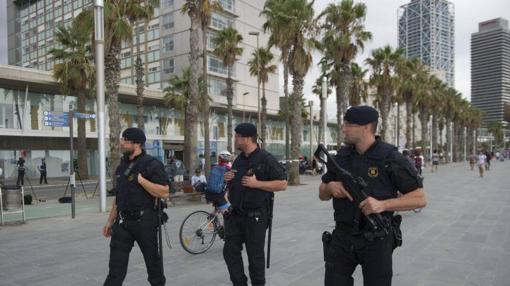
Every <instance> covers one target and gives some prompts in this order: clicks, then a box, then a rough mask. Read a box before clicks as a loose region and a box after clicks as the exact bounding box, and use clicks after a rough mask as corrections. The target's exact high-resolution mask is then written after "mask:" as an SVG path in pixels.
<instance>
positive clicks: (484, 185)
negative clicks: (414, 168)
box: [0, 160, 510, 286]
mask: <svg viewBox="0 0 510 286" xmlns="http://www.w3.org/2000/svg"><path fill="white" fill-rule="evenodd" d="M509 170H510V161H509V160H507V161H505V162H493V164H492V166H491V170H490V171H489V172H487V173H486V174H485V178H483V179H482V178H479V177H478V173H477V171H476V170H475V171H469V170H468V165H467V164H450V165H447V166H440V169H439V172H438V173H434V174H430V172H429V171H428V170H425V173H424V175H425V189H426V193H427V196H428V200H429V205H428V207H427V208H426V209H424V210H423V211H422V212H421V213H418V214H416V213H414V212H405V213H402V215H403V218H404V221H403V232H404V245H403V247H401V248H398V249H397V250H396V251H395V254H394V280H393V281H394V283H393V285H402V286H407V285H420V286H426V285H427V286H428V285H434V286H447V285H452V286H453V285H455V286H458V285H463V286H468V285H483V286H486V285H494V286H496V285H497V286H505V285H510V273H509V271H508V265H510V235H509V227H508V226H509V224H508V221H509V219H510V205H509V202H510V192H509V191H508V189H509V186H510V176H509V174H510V172H509ZM319 182H320V181H319V177H310V176H303V177H302V183H303V184H304V185H301V186H297V187H289V189H288V190H287V191H286V192H282V193H279V194H277V195H276V199H275V220H274V228H273V244H272V255H271V269H269V270H267V275H266V276H267V285H271V286H283V285H303V286H305V285H322V280H323V275H324V270H323V268H324V266H323V258H322V245H321V242H320V237H321V234H322V232H323V231H324V230H331V229H332V228H333V226H334V222H333V218H332V216H333V211H332V207H331V202H321V201H319V200H318V197H317V188H318V184H319ZM197 209H206V210H208V209H210V206H207V205H204V204H192V205H189V204H188V205H178V206H177V207H173V208H170V209H168V213H169V215H170V222H169V224H167V229H168V233H169V237H170V240H171V242H172V245H173V248H172V249H169V248H168V247H165V274H166V277H167V285H186V286H187V285H214V286H217V285H230V283H229V279H228V273H227V269H226V266H225V263H224V261H223V257H222V246H223V242H222V241H216V242H215V244H214V245H213V247H212V248H211V249H210V250H209V251H208V252H206V253H204V254H201V255H190V254H188V253H187V252H185V251H184V250H183V249H182V247H181V246H180V244H179V240H178V228H179V226H180V223H181V222H182V220H183V219H184V218H185V216H186V215H187V214H189V213H190V212H192V211H194V210H197ZM96 210H97V205H96ZM106 218H107V214H99V213H97V212H96V211H95V210H92V209H91V210H90V211H84V212H81V213H78V216H77V218H76V219H74V220H72V219H70V216H65V217H56V218H49V219H39V220H29V221H28V223H27V224H24V225H16V226H6V227H1V228H0V285H2V286H19V285H73V286H80V285H102V282H103V281H104V279H105V277H106V274H107V271H108V254H109V249H108V243H109V240H108V239H105V238H103V237H102V236H101V234H100V233H101V228H102V226H103V224H104V222H105V221H106ZM245 268H247V265H246V258H245ZM128 272H129V273H128V276H127V277H126V282H125V283H124V285H148V282H147V280H146V271H145V265H144V263H143V258H142V256H141V253H140V250H139V249H138V247H135V248H134V249H133V251H132V254H131V259H130V265H129V270H128ZM360 274H361V271H360V269H359V268H358V269H357V271H356V273H355V278H356V280H357V281H356V283H355V285H362V281H361V280H362V279H361V275H360Z"/></svg>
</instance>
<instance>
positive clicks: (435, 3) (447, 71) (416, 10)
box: [398, 0, 455, 87]
mask: <svg viewBox="0 0 510 286" xmlns="http://www.w3.org/2000/svg"><path fill="white" fill-rule="evenodd" d="M454 32H455V30H454V6H453V4H452V3H450V2H449V1H446V0H411V2H410V3H408V4H405V5H402V6H400V8H399V10H398V45H399V48H402V49H403V50H404V53H405V56H406V57H407V58H410V59H411V58H418V59H420V60H421V61H422V63H424V64H426V65H427V66H428V67H429V68H430V71H431V73H433V74H434V75H435V76H436V77H438V78H439V79H441V80H442V81H443V82H445V83H446V84H447V85H448V86H449V87H454V86H455V51H454V47H455V37H454V36H455V33H454Z"/></svg>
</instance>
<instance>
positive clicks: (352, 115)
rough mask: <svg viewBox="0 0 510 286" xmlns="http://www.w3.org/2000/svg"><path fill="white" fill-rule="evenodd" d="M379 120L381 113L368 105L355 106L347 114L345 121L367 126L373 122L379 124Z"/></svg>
mask: <svg viewBox="0 0 510 286" xmlns="http://www.w3.org/2000/svg"><path fill="white" fill-rule="evenodd" d="M378 119H379V112H377V110H375V109H374V108H373V107H370V106H367V105H360V106H353V107H351V108H349V109H347V112H345V116H344V120H345V121H347V122H349V123H352V124H358V125H366V124H369V123H372V122H377V120H378Z"/></svg>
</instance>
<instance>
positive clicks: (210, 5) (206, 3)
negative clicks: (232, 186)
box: [199, 0, 231, 177]
mask: <svg viewBox="0 0 510 286" xmlns="http://www.w3.org/2000/svg"><path fill="white" fill-rule="evenodd" d="M199 1H200V4H199V15H200V16H199V18H200V28H201V30H202V80H203V82H205V83H206V84H207V31H208V28H209V25H210V24H211V17H212V13H213V11H222V10H223V8H222V7H221V4H220V2H218V1H210V0H199ZM207 92H208V90H207V88H204V89H203V90H202V93H201V94H202V100H201V101H202V102H203V103H204V108H203V110H202V120H203V121H204V157H205V166H211V143H210V139H211V138H210V135H209V110H210V106H209V100H206V99H207V98H209V96H208V95H207ZM229 132H231V131H229ZM204 171H205V176H206V177H208V176H209V168H204Z"/></svg>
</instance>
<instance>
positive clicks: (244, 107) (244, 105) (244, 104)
mask: <svg viewBox="0 0 510 286" xmlns="http://www.w3.org/2000/svg"><path fill="white" fill-rule="evenodd" d="M247 94H250V93H249V92H245V93H243V122H245V120H244V111H245V109H246V102H245V98H246V95H247Z"/></svg>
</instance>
